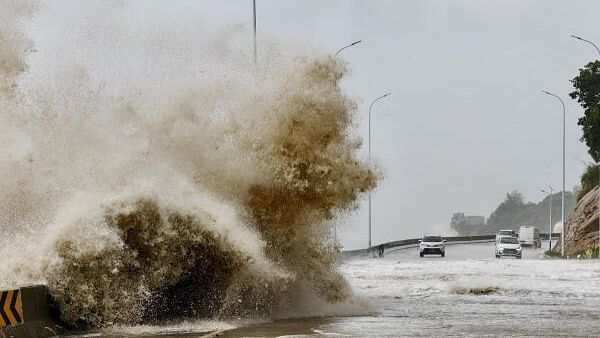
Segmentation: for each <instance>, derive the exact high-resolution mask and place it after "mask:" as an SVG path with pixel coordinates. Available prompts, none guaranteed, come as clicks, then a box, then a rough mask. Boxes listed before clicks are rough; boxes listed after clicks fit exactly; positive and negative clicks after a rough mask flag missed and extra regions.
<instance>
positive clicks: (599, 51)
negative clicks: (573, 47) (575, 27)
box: [571, 34, 600, 54]
mask: <svg viewBox="0 0 600 338" xmlns="http://www.w3.org/2000/svg"><path fill="white" fill-rule="evenodd" d="M571 37H572V38H575V39H577V40H579V41H583V42H587V43H589V44H590V45H592V46H594V48H596V50H597V51H598V54H600V48H598V45H596V44H595V43H593V42H592V41H590V40H586V39H584V38H582V37H580V36H577V35H573V34H571Z"/></svg>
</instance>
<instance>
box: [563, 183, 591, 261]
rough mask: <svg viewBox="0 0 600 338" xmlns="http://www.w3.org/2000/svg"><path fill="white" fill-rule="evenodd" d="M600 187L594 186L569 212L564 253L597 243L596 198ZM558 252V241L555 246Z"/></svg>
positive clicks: (575, 251) (576, 252)
mask: <svg viewBox="0 0 600 338" xmlns="http://www.w3.org/2000/svg"><path fill="white" fill-rule="evenodd" d="M599 198H600V189H599V188H598V187H596V188H595V189H594V190H592V191H590V192H589V193H587V194H586V195H585V196H583V198H581V199H580V200H579V202H577V206H576V207H575V210H573V212H572V213H571V216H570V218H569V221H568V223H567V227H566V228H565V229H566V234H565V238H566V241H565V254H566V255H576V254H579V253H582V252H583V251H585V249H586V248H588V247H589V246H590V245H592V244H595V243H598V199H599ZM554 250H555V251H558V252H560V242H559V243H557V245H556V246H555V249H554Z"/></svg>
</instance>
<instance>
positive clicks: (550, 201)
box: [542, 186, 554, 251]
mask: <svg viewBox="0 0 600 338" xmlns="http://www.w3.org/2000/svg"><path fill="white" fill-rule="evenodd" d="M548 189H550V190H549V191H546V190H544V189H542V192H543V193H545V194H548V195H549V196H550V199H549V201H548V204H550V208H549V209H550V221H549V222H548V251H552V206H553V204H554V203H553V202H554V189H553V188H552V187H551V186H548Z"/></svg>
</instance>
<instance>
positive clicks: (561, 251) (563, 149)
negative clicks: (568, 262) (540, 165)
mask: <svg viewBox="0 0 600 338" xmlns="http://www.w3.org/2000/svg"><path fill="white" fill-rule="evenodd" d="M542 93H544V94H547V95H550V96H554V97H555V98H557V99H559V100H560V103H561V104H562V108H563V135H562V194H561V196H562V207H561V213H562V230H561V235H560V236H561V239H560V254H561V255H563V256H564V255H565V240H566V238H565V227H566V226H567V224H566V223H565V135H566V131H565V130H566V116H567V111H566V108H565V102H564V101H563V99H562V98H561V97H560V96H558V95H556V94H553V93H550V92H549V91H546V90H542Z"/></svg>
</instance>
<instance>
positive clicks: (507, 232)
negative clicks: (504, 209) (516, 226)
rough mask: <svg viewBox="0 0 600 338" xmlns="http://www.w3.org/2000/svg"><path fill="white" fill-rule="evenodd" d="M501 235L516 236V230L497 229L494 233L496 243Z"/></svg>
mask: <svg viewBox="0 0 600 338" xmlns="http://www.w3.org/2000/svg"><path fill="white" fill-rule="evenodd" d="M502 237H517V232H516V231H514V230H500V231H498V232H497V233H496V243H498V241H499V240H500V238H502Z"/></svg>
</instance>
